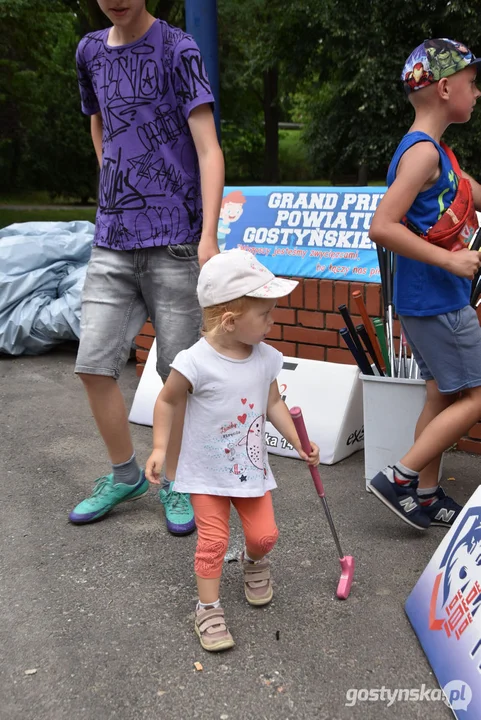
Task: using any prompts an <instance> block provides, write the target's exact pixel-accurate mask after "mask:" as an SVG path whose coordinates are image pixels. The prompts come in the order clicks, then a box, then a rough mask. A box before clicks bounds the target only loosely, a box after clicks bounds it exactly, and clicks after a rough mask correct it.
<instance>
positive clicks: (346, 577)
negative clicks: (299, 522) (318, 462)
mask: <svg viewBox="0 0 481 720" xmlns="http://www.w3.org/2000/svg"><path fill="white" fill-rule="evenodd" d="M290 413H291V417H292V419H293V421H294V425H295V427H296V430H297V434H298V435H299V440H300V441H301V445H302V449H303V450H304V452H305V453H307V454H309V453H310V452H311V443H310V442H309V436H308V434H307V430H306V426H305V424H304V418H303V417H302V411H301V408H298V407H293V408H291V410H290ZM309 470H310V471H311V475H312V479H313V480H314V485H315V486H316V490H317V494H318V495H319V497H320V498H321V501H322V505H323V507H324V512H325V513H326V517H327V522H328V523H329V527H330V528H331V533H332V537H333V538H334V542H335V543H336V547H337V551H338V553H339V561H340V563H341V579H340V580H339V584H338V586H337V591H336V595H337V597H338V598H340V599H341V600H346V598H347V597H348V595H349V593H350V591H351V585H352V580H353V578H354V558H353V557H352V555H344V554H343V552H342V549H341V544H340V542H339V538H338V536H337V532H336V528H335V527H334V523H333V521H332V517H331V513H330V511H329V506H328V504H327V500H326V493H325V492H324V485H323V484H322V480H321V475H320V473H319V469H318V468H317V467H313V466H312V465H309Z"/></svg>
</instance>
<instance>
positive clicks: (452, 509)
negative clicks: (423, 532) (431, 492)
mask: <svg viewBox="0 0 481 720" xmlns="http://www.w3.org/2000/svg"><path fill="white" fill-rule="evenodd" d="M435 497H436V498H437V499H436V502H433V503H431V505H423V502H422V498H421V509H422V511H423V512H424V513H426V515H427V516H428V517H429V519H430V520H431V525H436V526H438V527H444V528H448V529H449V528H450V527H451V526H452V525H454V523H455V522H456V520H457V518H458V515H459V513H460V512H461V510H462V509H463V508H462V506H461V505H458V503H457V502H455V501H454V500H453V498H450V497H449V496H448V495H446V493H445V492H444V490H443V489H442V488H440V487H438V489H437V490H436V495H435Z"/></svg>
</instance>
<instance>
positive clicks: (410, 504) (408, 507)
mask: <svg viewBox="0 0 481 720" xmlns="http://www.w3.org/2000/svg"><path fill="white" fill-rule="evenodd" d="M399 504H400V505H401V506H402V509H403V510H404V512H405V513H410V512H412V511H413V510H416V509H417V507H418V504H417V502H416V501H415V500H414V499H413V498H412V497H410V496H409V495H408V496H407V497H405V498H403V499H402V500H400V501H399Z"/></svg>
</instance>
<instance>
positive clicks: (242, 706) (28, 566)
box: [0, 347, 479, 720]
mask: <svg viewBox="0 0 481 720" xmlns="http://www.w3.org/2000/svg"><path fill="white" fill-rule="evenodd" d="M73 365H74V351H73V348H71V347H67V348H62V349H60V350H56V351H53V352H50V353H49V354H47V355H44V356H40V357H19V358H8V357H3V358H1V359H0V407H1V411H2V412H1V436H0V438H1V439H0V471H1V477H2V501H1V503H0V523H1V530H2V532H1V535H0V543H1V551H0V609H1V617H2V622H1V623H0V698H1V702H0V718H2V720H60V719H61V718H62V719H63V718H68V719H69V720H71V719H72V718H75V719H76V718H81V719H88V720H110V719H111V718H112V719H113V718H116V720H137V719H138V718H139V719H140V718H142V719H144V718H148V719H149V720H154V719H161V720H166V719H167V720H185V719H189V718H206V719H207V718H208V719H209V720H210V719H211V718H212V719H217V718H218V719H219V720H244V719H245V720H247V719H249V720H252V719H253V720H257V719H259V720H287V719H292V718H302V719H305V720H311V718H312V720H314V719H315V720H341V719H342V720H344V718H349V719H350V718H353V719H354V720H356V719H357V718H370V719H372V720H378V719H381V718H382V719H383V720H384V719H385V718H399V719H400V720H405V719H406V720H407V719H410V718H424V719H425V720H430V719H431V718H432V719H436V720H443V718H449V717H452V715H451V712H450V710H448V709H447V708H446V706H445V705H444V704H443V703H442V702H440V701H436V700H434V701H433V700H426V699H425V700H424V701H422V702H412V701H411V702H410V701H405V700H403V701H395V702H393V703H392V704H391V706H390V707H388V701H387V700H386V699H384V700H383V701H378V702H369V701H361V700H359V701H357V702H356V704H353V702H354V699H355V696H357V691H359V690H365V691H367V690H372V689H376V688H377V689H382V688H383V687H384V688H386V689H387V690H390V691H393V690H395V689H398V688H401V689H417V688H419V689H421V687H422V686H423V685H424V686H425V688H427V689H435V688H437V687H438V685H437V683H436V679H435V677H434V675H433V674H432V671H431V669H430V666H429V664H428V662H427V660H426V658H425V655H424V653H423V651H422V649H421V647H420V646H419V644H418V642H417V639H416V637H415V635H414V633H413V631H412V629H411V626H410V624H409V622H408V620H407V618H406V616H405V614H404V602H405V600H406V598H407V596H408V594H409V592H410V590H411V589H412V587H413V586H414V584H415V583H416V581H417V579H418V577H419V575H420V574H421V572H422V571H423V569H424V567H425V566H426V564H427V563H428V561H429V559H430V557H431V555H432V554H433V552H434V551H435V549H436V547H437V545H438V544H439V542H440V541H441V539H442V537H443V532H444V531H443V530H442V529H439V528H436V529H431V530H429V531H428V532H426V533H424V534H423V533H419V532H417V531H415V530H413V529H410V528H409V527H408V526H407V525H404V524H403V523H401V522H400V521H399V520H398V519H397V518H396V517H395V516H394V515H393V514H391V513H390V512H389V511H388V510H387V509H386V508H384V507H383V506H382V505H381V504H380V503H379V502H378V501H377V500H376V499H375V498H374V497H372V496H371V495H370V494H368V493H366V491H365V487H364V479H363V454H362V452H358V453H357V454H356V455H354V456H352V457H351V458H348V459H347V460H345V461H343V462H341V463H339V464H337V465H334V466H329V467H328V466H321V471H322V476H323V480H324V483H325V488H326V493H327V498H328V501H329V506H330V508H331V512H332V515H333V517H334V521H335V523H336V526H337V528H338V532H339V535H340V537H341V542H342V543H343V546H344V551H345V552H346V554H352V555H354V557H355V559H356V563H357V570H356V578H355V582H354V584H353V587H352V592H351V596H350V597H349V599H348V600H346V601H340V600H338V599H337V598H336V597H335V590H336V586H337V583H338V580H339V576H340V566H339V562H338V559H337V556H336V551H335V547H334V544H333V541H332V538H331V535H330V533H329V529H328V526H327V523H326V521H325V518H324V514H323V511H322V506H321V504H320V502H319V500H318V498H317V495H316V494H315V491H314V487H313V485H312V481H311V478H310V475H309V471H308V469H307V467H306V466H305V465H303V464H302V463H301V462H300V461H296V460H292V459H287V458H279V457H276V456H271V459H272V468H273V471H274V473H275V475H276V478H277V481H278V485H279V488H278V490H277V491H275V493H274V502H275V508H276V517H277V523H278V526H279V529H280V538H279V542H278V545H277V546H276V548H275V550H274V551H273V553H272V557H271V559H272V566H273V576H274V580H275V596H274V601H273V602H272V603H271V604H270V605H269V606H268V607H266V608H262V609H260V608H252V607H250V606H249V605H248V604H247V603H246V601H245V599H244V595H243V588H242V579H241V572H240V567H239V564H238V563H237V562H235V561H233V562H226V563H225V565H224V567H225V571H224V578H223V583H222V604H223V607H224V608H225V611H226V617H227V620H228V623H229V627H230V630H231V632H232V634H233V636H234V638H235V641H236V646H235V648H233V649H232V650H230V651H228V652H226V653H220V654H217V655H216V654H208V653H206V652H204V651H203V650H202V648H201V647H200V645H199V643H198V640H197V638H196V636H195V634H194V632H193V610H194V605H195V599H196V593H195V580H194V574H193V554H194V549H195V543H196V536H195V534H194V535H192V536H189V537H187V538H176V537H172V536H171V535H169V534H168V533H167V531H166V529H165V523H164V518H163V512H162V509H161V506H160V503H159V502H158V499H157V496H156V494H155V492H154V490H151V491H150V492H149V493H148V494H147V495H146V496H145V497H143V498H142V499H140V500H138V501H137V502H135V503H131V504H128V503H126V504H124V505H121V506H119V507H118V508H116V509H115V510H114V511H113V512H112V513H111V514H110V515H108V516H107V517H106V518H105V519H104V520H102V521H101V522H97V523H94V524H92V525H88V526H83V527H76V526H73V525H71V524H69V522H68V520H67V515H68V512H69V510H70V509H71V508H72V506H73V505H75V504H76V503H77V502H79V501H80V500H81V499H82V498H83V497H84V496H85V495H86V494H87V493H88V492H89V491H90V489H91V487H92V482H93V480H94V479H95V478H96V477H98V476H99V475H102V474H104V473H106V472H108V468H109V465H108V459H107V456H106V453H105V450H104V448H103V445H102V443H101V441H100V439H99V437H98V435H97V432H96V429H95V426H94V423H93V420H92V418H91V415H90V410H89V407H88V404H87V401H86V397H85V395H84V391H83V388H82V386H81V383H80V381H79V380H78V379H77V378H76V377H75V376H74V375H73ZM120 382H121V386H122V389H123V391H124V393H125V396H126V398H127V402H128V405H129V407H130V404H131V402H132V399H133V396H134V393H135V389H136V386H137V382H138V379H137V377H136V374H135V365H134V363H129V365H128V366H127V368H126V370H125V373H124V375H123V377H122V378H121V381H120ZM132 433H133V436H134V440H135V446H136V449H137V454H138V456H139V458H140V459H141V460H145V459H146V457H147V456H148V454H149V451H150V438H151V430H150V428H146V427H141V426H132ZM478 466H479V458H478V457H476V456H470V455H467V454H463V453H456V452H451V453H449V454H448V455H447V456H446V458H445V463H444V475H445V477H446V478H448V477H454V478H455V479H454V480H451V481H447V480H446V482H445V483H444V485H445V487H446V486H448V490H449V492H450V494H451V495H452V496H453V497H454V498H455V499H456V500H458V501H459V502H464V501H466V500H467V499H468V498H469V496H470V495H471V494H472V493H473V492H474V490H475V489H476V487H477V485H478V476H479V473H478ZM241 546H242V539H241V534H240V526H239V523H238V521H237V518H236V517H235V513H233V517H232V536H231V546H230V550H229V554H228V559H232V558H233V557H234V556H235V553H236V552H237V551H238V550H240V548H241ZM195 662H200V663H201V664H202V666H203V670H196V669H195V667H194V663H195ZM27 671H30V673H27ZM385 692H386V691H385ZM361 697H365V693H361ZM384 697H385V698H386V695H384ZM346 703H347V704H346Z"/></svg>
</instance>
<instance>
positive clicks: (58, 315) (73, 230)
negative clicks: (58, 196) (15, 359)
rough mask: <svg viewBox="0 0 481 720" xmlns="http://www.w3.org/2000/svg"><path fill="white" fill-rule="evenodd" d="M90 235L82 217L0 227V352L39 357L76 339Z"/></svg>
mask: <svg viewBox="0 0 481 720" xmlns="http://www.w3.org/2000/svg"><path fill="white" fill-rule="evenodd" d="M93 235H94V226H93V224H92V223H90V222H86V221H84V222H77V221H74V222H69V223H65V222H29V223H15V224H14V225H9V226H8V227H6V228H3V229H2V230H0V352H2V353H8V354H10V355H22V354H26V355H38V354H40V353H42V352H45V351H46V350H49V349H50V348H52V347H53V346H54V345H56V344H58V343H60V342H64V341H65V340H75V339H77V338H78V337H79V334H80V300H81V293H82V288H83V285H84V280H85V272H86V269H87V262H88V260H89V258H90V253H91V250H92V241H93Z"/></svg>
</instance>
